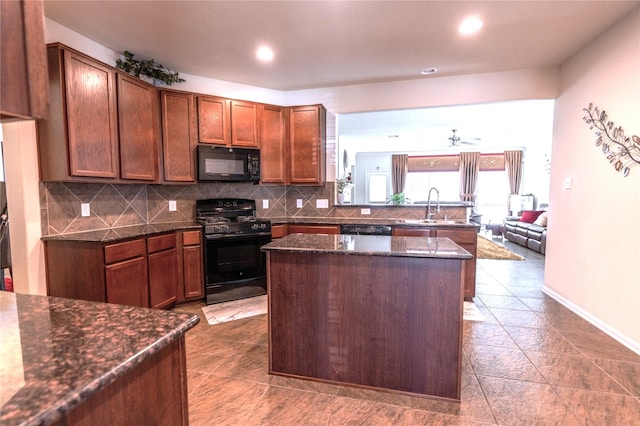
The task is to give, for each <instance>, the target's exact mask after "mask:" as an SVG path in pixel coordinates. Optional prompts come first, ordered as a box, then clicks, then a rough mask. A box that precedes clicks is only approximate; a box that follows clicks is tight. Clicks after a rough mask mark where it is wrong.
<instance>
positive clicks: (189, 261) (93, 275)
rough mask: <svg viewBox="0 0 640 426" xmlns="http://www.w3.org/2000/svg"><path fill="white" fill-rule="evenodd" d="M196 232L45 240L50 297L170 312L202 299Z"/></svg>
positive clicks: (200, 257)
mask: <svg viewBox="0 0 640 426" xmlns="http://www.w3.org/2000/svg"><path fill="white" fill-rule="evenodd" d="M201 238H202V237H201V231H200V230H185V231H176V232H170V233H165V234H160V235H154V236H149V237H140V238H136V239H132V240H127V241H121V242H114V243H109V244H103V243H99V242H86V241H73V240H48V241H45V243H44V246H45V262H46V275H47V294H48V295H49V296H56V297H67V298H72V299H82V300H92V301H96V302H107V303H117V304H122V305H131V306H141V307H152V308H170V307H172V306H174V305H175V304H176V303H177V302H181V301H184V300H189V299H197V298H202V297H203V295H204V280H203V272H202V264H203V259H202V244H201Z"/></svg>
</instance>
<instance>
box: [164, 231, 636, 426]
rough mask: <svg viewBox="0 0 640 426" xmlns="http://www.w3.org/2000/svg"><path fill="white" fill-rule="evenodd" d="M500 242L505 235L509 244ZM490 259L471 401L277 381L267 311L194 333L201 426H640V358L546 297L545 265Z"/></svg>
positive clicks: (468, 337) (483, 279) (481, 296)
mask: <svg viewBox="0 0 640 426" xmlns="http://www.w3.org/2000/svg"><path fill="white" fill-rule="evenodd" d="M497 242H499V239H498V240H497ZM505 245H506V246H508V247H509V248H510V249H511V250H512V251H514V252H517V253H519V254H522V255H524V256H525V257H526V260H525V261H509V260H483V259H481V260H479V261H478V277H477V297H476V299H475V303H476V304H477V305H478V307H479V308H480V310H481V311H482V313H483V314H484V315H485V317H486V318H487V321H486V322H468V321H465V323H464V341H463V350H464V358H463V378H462V399H461V402H460V403H453V402H445V401H438V400H432V399H425V398H417V397H408V396H401V395H394V394H390V393H386V392H375V391H367V390H358V389H353V388H349V387H342V386H335V385H326V384H319V383H313V382H307V381H303V380H292V379H286V378H282V377H277V376H269V375H268V374H267V320H266V315H260V316H257V317H252V318H246V319H242V320H237V321H232V322H227V323H224V324H218V325H214V326H211V325H209V324H208V323H207V322H206V319H205V318H204V315H203V314H202V310H201V307H202V305H201V304H189V305H183V306H180V307H178V308H176V309H179V310H182V311H189V312H193V313H197V314H199V315H200V317H201V322H200V324H198V325H197V326H196V327H195V328H194V329H193V330H191V331H189V332H188V333H187V338H186V341H187V343H186V348H187V373H188V388H189V419H190V422H191V424H192V425H196V426H199V425H267V424H268V425H344V424H350V425H445V424H446V425H483V424H485V425H486V424H500V425H607V426H609V425H625V426H626V425H637V424H640V420H639V419H640V356H638V355H636V354H635V353H633V352H632V351H630V350H628V349H626V348H625V347H623V346H622V345H620V344H618V343H617V342H615V341H614V340H613V339H611V338H610V337H608V336H607V335H605V334H604V333H603V332H601V331H600V330H598V329H597V328H595V327H594V326H592V325H591V324H589V323H587V322H586V321H584V320H582V319H581V318H580V317H578V316H576V315H575V314H573V313H572V312H570V311H569V310H567V309H566V308H564V307H563V306H562V305H560V304H559V303H557V302H555V301H554V300H553V299H551V298H549V297H547V296H545V295H544V294H543V293H542V291H541V287H542V282H543V275H544V274H543V269H544V257H543V256H541V255H538V254H537V253H534V252H532V251H530V250H527V249H524V248H521V247H519V246H517V245H514V244H511V243H509V242H505Z"/></svg>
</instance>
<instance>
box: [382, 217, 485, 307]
mask: <svg viewBox="0 0 640 426" xmlns="http://www.w3.org/2000/svg"><path fill="white" fill-rule="evenodd" d="M393 235H396V236H407V237H441V238H445V237H446V238H450V239H451V240H452V241H453V242H454V243H456V244H458V245H459V246H460V247H462V248H463V249H465V250H466V251H468V252H469V253H471V254H472V255H473V259H471V260H465V261H464V262H462V268H463V275H464V298H465V300H472V299H473V298H474V297H475V296H476V252H477V248H478V233H477V230H476V228H460V227H447V226H437V227H420V228H417V227H407V228H402V227H397V226H395V227H394V228H393Z"/></svg>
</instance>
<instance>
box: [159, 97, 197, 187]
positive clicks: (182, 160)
mask: <svg viewBox="0 0 640 426" xmlns="http://www.w3.org/2000/svg"><path fill="white" fill-rule="evenodd" d="M161 106H162V154H163V166H164V167H163V169H164V180H165V182H195V181H196V165H195V158H196V157H195V146H196V144H197V137H196V129H195V109H194V101H193V95H191V94H189V93H181V92H170V91H162V93H161Z"/></svg>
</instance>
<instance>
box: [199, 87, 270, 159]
mask: <svg viewBox="0 0 640 426" xmlns="http://www.w3.org/2000/svg"><path fill="white" fill-rule="evenodd" d="M198 139H199V141H200V142H202V143H210V144H214V145H224V146H243V147H252V148H255V147H257V146H258V104H255V103H253V102H245V101H236V100H229V99H225V98H219V97H215V96H198Z"/></svg>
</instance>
